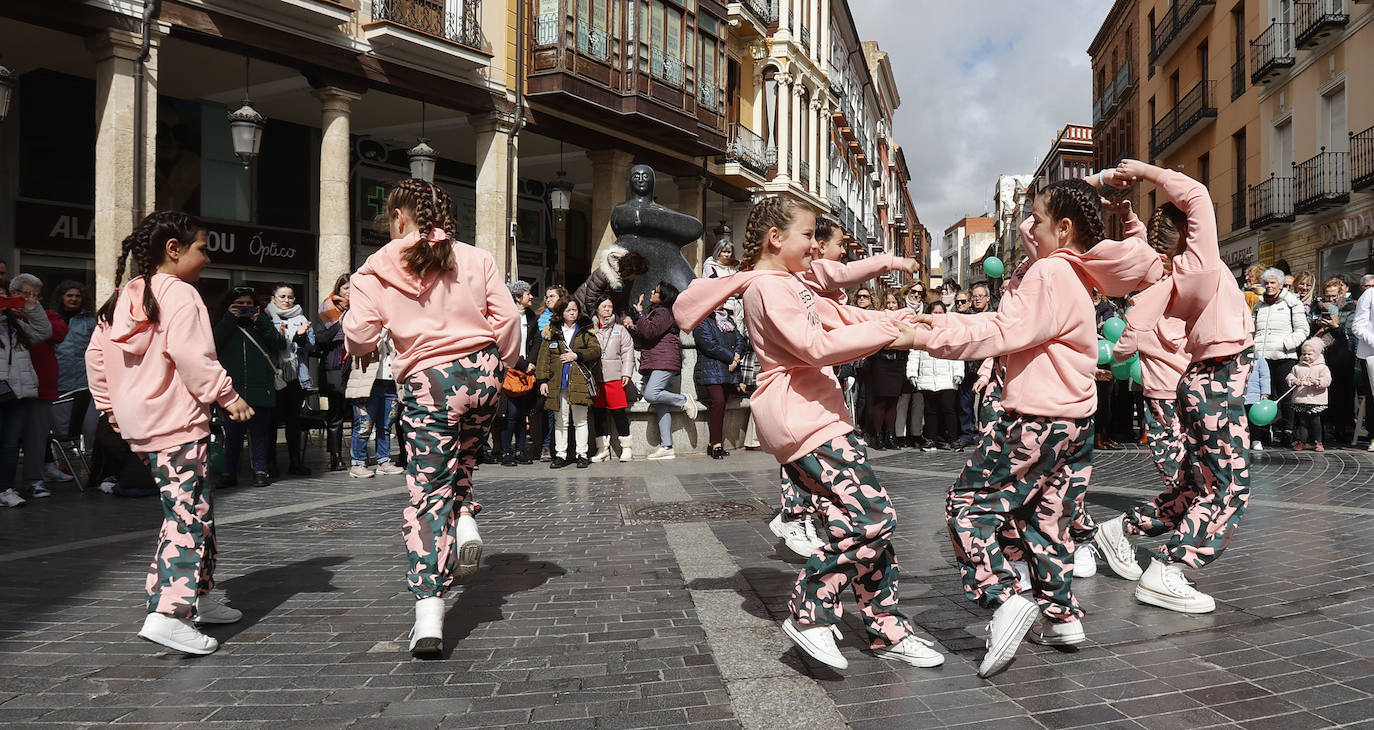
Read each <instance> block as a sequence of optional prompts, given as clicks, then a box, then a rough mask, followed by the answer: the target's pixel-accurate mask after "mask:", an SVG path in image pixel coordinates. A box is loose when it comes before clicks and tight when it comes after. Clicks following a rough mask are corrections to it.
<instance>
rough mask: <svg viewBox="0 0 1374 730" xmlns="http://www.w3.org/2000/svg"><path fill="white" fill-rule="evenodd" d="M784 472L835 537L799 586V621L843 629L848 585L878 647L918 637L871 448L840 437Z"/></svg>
mask: <svg viewBox="0 0 1374 730" xmlns="http://www.w3.org/2000/svg"><path fill="white" fill-rule="evenodd" d="M783 469H784V471H786V472H787V474H788V476H790V477H791V480H792V482H793V483H794V484H796V485H797V487H798V488H800V489H801V490H804V491H805V492H806V493H807V494H808V495H809V496H810V497H811V499H812V500H813V501H814V504H815V505H816V510H817V512H819V513H820V514H822V515H824V517H825V529H826V532H827V534H828V537H829V540H828V542H826V544H825V545H824V546H823V547H822V548H821V549H820V550H817V551H816V552H814V553H812V554H811V557H810V558H808V559H807V561H806V566H805V567H804V568H802V572H801V574H800V575H798V576H797V582H796V585H794V586H793V587H792V604H791V608H792V616H793V618H794V619H796V621H797V623H799V624H803V625H830V624H837V623H839V621H840V615H841V613H842V609H841V607H840V596H841V595H842V594H843V593H844V589H845V587H846V586H848V587H849V588H851V589H852V590H853V591H854V599H855V600H856V601H857V602H858V604H859V613H860V615H861V616H862V617H863V621H864V627H865V628H867V629H868V633H869V641H870V645H871V646H872V647H873V648H875V649H876V648H882V647H886V646H891V645H893V644H896V643H898V642H900V641H901V640H902V639H905V638H906V637H907V636H909V635H911V634H912V633H914V629H913V627H912V625H911V620H910V619H908V618H907V617H906V615H904V614H903V613H902V612H901V611H900V609H898V607H897V578H898V574H899V571H898V568H897V556H896V554H895V553H894V552H893V550H892V531H893V530H894V529H895V528H896V526H897V511H896V510H895V509H893V507H892V502H891V501H889V500H888V497H887V490H885V489H883V486H882V485H881V484H879V483H878V479H877V477H875V476H874V475H873V469H872V468H871V467H869V465H868V452H867V450H866V449H865V447H864V444H863V441H862V440H861V439H860V438H859V437H858V436H857V435H855V434H853V433H849V434H846V435H844V436H837V437H835V438H834V439H831V440H830V441H829V442H828V443H826V444H824V445H822V446H820V447H819V448H817V449H816V450H815V451H812V452H811V453H809V454H807V455H806V456H803V457H802V458H800V459H797V460H796V461H793V462H790V463H788V464H785V465H784V466H783Z"/></svg>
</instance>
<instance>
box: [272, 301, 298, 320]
mask: <svg viewBox="0 0 1374 730" xmlns="http://www.w3.org/2000/svg"><path fill="white" fill-rule="evenodd" d="M267 313H268V314H270V315H272V319H275V320H277V321H278V322H285V321H287V320H290V319H295V318H296V317H299V316H301V305H299V304H292V305H291V308H290V309H282V308H280V307H278V306H277V303H276V302H274V301H272V300H270V299H269V300H267Z"/></svg>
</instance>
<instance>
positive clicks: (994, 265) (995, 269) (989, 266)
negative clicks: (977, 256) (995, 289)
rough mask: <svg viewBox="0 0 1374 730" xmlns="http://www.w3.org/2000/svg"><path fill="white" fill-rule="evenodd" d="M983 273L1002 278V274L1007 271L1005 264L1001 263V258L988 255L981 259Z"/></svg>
mask: <svg viewBox="0 0 1374 730" xmlns="http://www.w3.org/2000/svg"><path fill="white" fill-rule="evenodd" d="M983 273H984V274H987V275H988V276H989V277H991V278H993V279H1000V278H1002V274H1005V273H1007V266H1006V264H1003V263H1002V259H999V258H997V257H996V256H989V257H987V258H985V259H983Z"/></svg>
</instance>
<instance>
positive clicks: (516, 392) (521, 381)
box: [501, 368, 534, 398]
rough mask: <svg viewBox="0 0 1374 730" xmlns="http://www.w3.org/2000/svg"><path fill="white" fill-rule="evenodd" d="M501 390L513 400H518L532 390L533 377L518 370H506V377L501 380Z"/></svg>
mask: <svg viewBox="0 0 1374 730" xmlns="http://www.w3.org/2000/svg"><path fill="white" fill-rule="evenodd" d="M501 390H503V391H505V392H506V395H509V396H511V397H513V398H519V397H520V396H522V395H525V394H526V393H529V392H530V391H531V390H534V376H533V375H531V374H529V373H527V372H525V371H524V370H521V369H519V368H506V377H505V378H503V379H502V380H501Z"/></svg>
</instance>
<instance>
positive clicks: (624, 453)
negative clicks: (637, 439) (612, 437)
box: [620, 444, 635, 463]
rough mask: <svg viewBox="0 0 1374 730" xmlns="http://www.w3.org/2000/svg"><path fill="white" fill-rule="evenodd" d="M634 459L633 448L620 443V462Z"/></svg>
mask: <svg viewBox="0 0 1374 730" xmlns="http://www.w3.org/2000/svg"><path fill="white" fill-rule="evenodd" d="M634 459H635V450H634V449H633V448H630V446H628V445H624V444H622V445H621V447H620V461H621V463H624V462H627V461H634Z"/></svg>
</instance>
